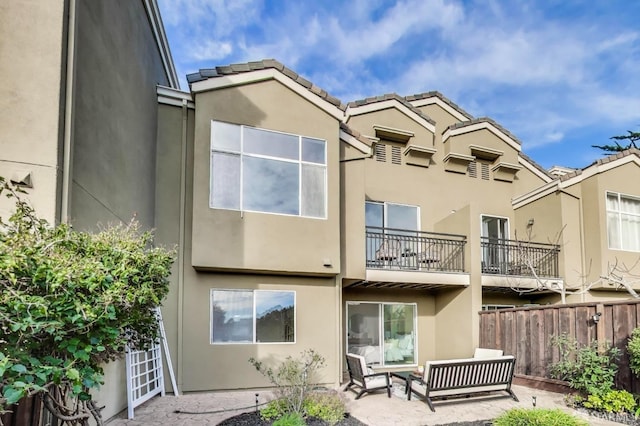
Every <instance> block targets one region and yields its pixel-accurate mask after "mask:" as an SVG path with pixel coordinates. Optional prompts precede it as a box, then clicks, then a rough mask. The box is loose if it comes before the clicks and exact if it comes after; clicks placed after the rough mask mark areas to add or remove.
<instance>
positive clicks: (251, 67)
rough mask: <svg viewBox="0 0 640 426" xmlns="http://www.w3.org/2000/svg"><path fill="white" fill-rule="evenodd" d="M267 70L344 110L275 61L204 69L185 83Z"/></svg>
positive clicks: (335, 100) (337, 102) (339, 104)
mask: <svg viewBox="0 0 640 426" xmlns="http://www.w3.org/2000/svg"><path fill="white" fill-rule="evenodd" d="M269 68H272V69H276V70H278V71H280V72H281V73H283V74H284V75H286V76H287V77H289V78H290V79H292V80H293V81H295V82H296V83H298V84H300V85H301V86H302V87H304V88H305V89H307V90H309V91H310V92H311V93H314V94H315V95H317V96H319V97H320V98H322V99H324V100H325V101H327V102H329V103H330V104H332V105H335V106H336V107H338V108H340V109H341V110H342V111H344V110H345V109H346V106H345V105H344V104H343V103H342V102H341V101H340V99H338V98H336V97H333V96H331V95H329V94H328V93H327V92H326V91H324V90H322V89H321V88H319V87H318V86H316V85H315V84H313V83H311V82H310V81H309V80H307V79H306V78H304V77H302V76H300V75H299V74H298V73H296V72H295V71H293V70H292V69H290V68H287V67H285V66H284V65H283V64H281V63H280V62H278V61H276V60H275V59H263V60H262V61H256V62H248V63H244V64H231V65H226V66H218V67H215V68H204V69H201V70H200V71H198V72H197V73H193V74H187V81H188V82H189V85H191V84H192V83H195V82H198V81H203V80H207V79H209V78H217V77H224V76H227V75H233V74H240V73H245V72H250V71H257V70H264V69H269Z"/></svg>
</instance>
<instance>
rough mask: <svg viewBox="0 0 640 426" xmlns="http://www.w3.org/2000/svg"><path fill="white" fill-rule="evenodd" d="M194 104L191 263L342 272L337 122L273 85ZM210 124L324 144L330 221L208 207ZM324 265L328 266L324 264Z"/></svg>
mask: <svg viewBox="0 0 640 426" xmlns="http://www.w3.org/2000/svg"><path fill="white" fill-rule="evenodd" d="M276 100H277V101H276ZM196 104H197V110H196V127H195V148H194V159H195V161H194V167H193V176H194V187H193V226H194V231H193V253H192V262H193V265H194V266H196V267H198V268H203V269H206V268H214V269H216V268H224V269H234V270H238V269H244V270H253V271H279V272H286V273H302V274H333V275H335V274H337V273H338V272H339V271H340V207H339V201H340V195H339V194H340V191H339V188H340V186H339V185H340V183H339V182H340V171H339V140H338V137H339V128H338V125H339V123H338V121H337V120H336V119H335V118H333V117H331V116H330V115H328V114H327V113H326V112H324V111H323V110H321V109H320V108H318V107H317V106H315V105H314V104H312V103H311V102H309V101H307V100H305V99H304V98H302V97H301V96H299V95H298V94H296V93H295V92H293V91H292V90H290V89H288V88H286V87H285V86H283V85H282V84H281V83H279V82H277V81H275V80H271V81H266V82H259V83H254V84H250V85H245V86H239V87H233V88H227V89H221V90H215V91H209V92H202V93H198V94H196ZM211 120H220V121H227V122H232V123H237V124H245V125H250V126H254V127H259V128H264V129H269V130H276V131H282V132H288V133H293V134H298V135H303V136H310V137H314V138H319V139H324V140H326V141H327V145H326V147H327V176H328V178H327V182H328V186H327V198H328V205H327V218H326V219H311V218H304V217H296V216H285V215H278V214H265V213H253V212H239V211H231V210H222V209H211V208H209V182H210V170H209V167H210V166H209V164H210V160H209V158H210V140H211ZM311 236H313V237H312V238H310V237H311ZM325 259H326V260H328V261H329V262H330V263H331V265H330V266H324V265H323V264H324V260H325Z"/></svg>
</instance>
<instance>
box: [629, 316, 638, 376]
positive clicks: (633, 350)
mask: <svg viewBox="0 0 640 426" xmlns="http://www.w3.org/2000/svg"><path fill="white" fill-rule="evenodd" d="M627 352H628V353H629V367H630V368H631V371H633V374H635V375H636V376H640V327H639V328H635V329H634V330H633V331H632V332H631V337H629V342H627Z"/></svg>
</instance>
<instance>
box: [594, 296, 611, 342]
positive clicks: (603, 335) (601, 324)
mask: <svg viewBox="0 0 640 426" xmlns="http://www.w3.org/2000/svg"><path fill="white" fill-rule="evenodd" d="M598 314H600V315H599V316H598V317H597V318H599V320H598V321H597V322H596V340H597V341H598V350H599V351H600V352H604V350H605V347H606V343H607V332H606V329H607V326H611V324H607V317H606V316H605V314H604V305H603V304H602V303H598V304H596V315H598ZM611 344H612V345H613V342H611Z"/></svg>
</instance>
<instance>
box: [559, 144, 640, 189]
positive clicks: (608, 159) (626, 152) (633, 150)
mask: <svg viewBox="0 0 640 426" xmlns="http://www.w3.org/2000/svg"><path fill="white" fill-rule="evenodd" d="M629 155H635V156H637V157H640V150H638V149H636V148H631V149H626V150H624V151H620V152H617V153H615V154H611V155H608V156H606V157H604V158H600V159H598V160H596V161H594V162H593V163H591V164H589V165H588V166H587V167H585V168H583V169H579V170H576V171H573V172H571V173H567V174H566V175H564V176H561V177H560V180H561V181H565V180H568V179H571V178H573V177H576V176H578V175H581V174H582V171H583V170H586V169H588V168H589V167H593V166H601V165H603V164H607V163H611V162H612V161H616V160H619V159H621V158H624V157H628V156H629Z"/></svg>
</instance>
